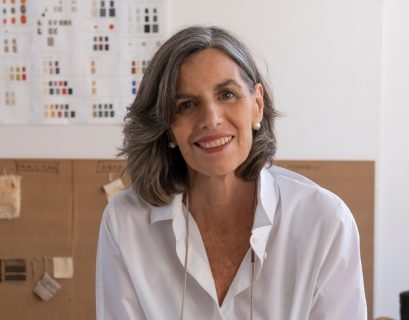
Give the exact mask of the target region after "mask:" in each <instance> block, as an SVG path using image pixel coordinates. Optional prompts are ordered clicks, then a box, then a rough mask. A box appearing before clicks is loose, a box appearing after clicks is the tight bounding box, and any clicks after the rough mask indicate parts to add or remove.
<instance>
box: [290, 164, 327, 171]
mask: <svg viewBox="0 0 409 320" xmlns="http://www.w3.org/2000/svg"><path fill="white" fill-rule="evenodd" d="M286 168H287V169H288V170H293V171H318V170H320V169H321V168H322V167H321V166H320V165H312V164H289V165H287V166H286Z"/></svg>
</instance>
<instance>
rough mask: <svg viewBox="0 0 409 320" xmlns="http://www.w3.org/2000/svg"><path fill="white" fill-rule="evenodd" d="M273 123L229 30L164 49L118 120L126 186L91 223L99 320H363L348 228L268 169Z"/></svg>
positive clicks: (298, 183) (342, 218)
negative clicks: (95, 225) (95, 227)
mask: <svg viewBox="0 0 409 320" xmlns="http://www.w3.org/2000/svg"><path fill="white" fill-rule="evenodd" d="M276 116H277V112H276V110H275V109H274V107H273V104H272V99H271V96H270V93H269V89H268V86H267V84H266V82H265V81H264V80H263V78H262V76H261V75H260V73H259V71H258V70H257V67H256V65H255V63H254V61H253V59H252V58H251V56H250V54H249V52H248V50H247V49H246V47H245V46H244V45H243V44H242V43H241V42H240V41H239V40H237V39H236V38H235V37H234V36H233V35H231V34H230V33H228V32H227V31H225V30H223V29H220V28H216V27H189V28H186V29H184V30H181V31H180V32H178V33H176V34H175V35H174V36H173V37H171V38H170V39H169V40H168V41H167V42H166V43H164V44H163V46H162V47H161V48H160V49H159V50H158V52H157V53H156V54H155V56H154V57H153V59H152V61H151V63H150V65H149V67H148V69H147V71H146V73H145V75H144V78H143V80H142V82H141V85H140V88H139V91H138V94H137V97H136V100H135V102H134V103H133V105H132V106H131V107H130V108H129V110H128V114H127V117H126V124H125V129H124V134H125V141H124V148H123V151H122V153H123V154H124V155H126V158H127V169H128V172H129V174H130V176H131V179H132V187H133V188H132V189H128V190H125V191H123V192H122V193H120V194H119V195H118V196H117V197H116V198H115V199H114V200H113V201H111V202H110V203H109V205H108V207H107V209H106V210H105V213H104V217H103V220H102V225H101V231H100V238H99V246H98V257H97V318H98V319H106V320H107V319H154V320H159V319H189V320H191V319H198V320H199V319H283V320H288V319H294V320H300V319H342V320H344V319H348V320H353V319H366V302H365V296H364V287H363V279H362V270H361V262H360V254H359V237H358V233H357V228H356V225H355V222H354V219H353V217H352V215H351V213H350V212H349V210H348V208H347V207H346V206H345V204H344V203H343V202H342V201H341V200H340V199H339V198H337V197H336V196H335V195H333V194H332V193H330V192H329V191H326V190H324V189H322V188H320V187H319V186H317V185H316V184H314V183H313V182H311V181H309V180H307V179H306V178H304V177H302V176H300V175H298V174H295V173H292V172H289V171H286V170H284V169H281V168H278V167H276V166H273V165H272V160H273V157H274V153H275V149H276V144H275V137H274V132H273V123H274V119H275V117H276Z"/></svg>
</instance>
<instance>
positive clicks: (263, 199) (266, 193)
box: [253, 168, 278, 230]
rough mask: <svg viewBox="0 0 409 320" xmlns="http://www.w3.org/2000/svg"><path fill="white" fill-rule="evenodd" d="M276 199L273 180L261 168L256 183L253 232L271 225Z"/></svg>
mask: <svg viewBox="0 0 409 320" xmlns="http://www.w3.org/2000/svg"><path fill="white" fill-rule="evenodd" d="M277 199H278V192H277V188H276V183H275V179H274V177H273V175H272V174H271V173H270V171H269V170H268V169H267V168H263V169H262V170H261V172H260V177H259V179H258V183H257V208H256V212H255V215H254V225H253V230H254V229H257V228H260V227H265V226H271V225H272V224H273V220H274V215H275V211H276V207H277Z"/></svg>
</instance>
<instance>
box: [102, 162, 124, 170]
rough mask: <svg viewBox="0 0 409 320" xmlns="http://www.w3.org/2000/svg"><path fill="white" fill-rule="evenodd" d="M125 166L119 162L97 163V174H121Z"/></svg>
mask: <svg viewBox="0 0 409 320" xmlns="http://www.w3.org/2000/svg"><path fill="white" fill-rule="evenodd" d="M124 167H125V164H124V163H123V162H120V161H98V165H97V172H98V173H102V172H107V173H109V172H122V170H123V169H124Z"/></svg>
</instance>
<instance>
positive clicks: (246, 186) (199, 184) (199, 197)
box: [189, 173, 256, 227]
mask: <svg viewBox="0 0 409 320" xmlns="http://www.w3.org/2000/svg"><path fill="white" fill-rule="evenodd" d="M189 180H190V181H189V182H190V188H189V210H190V212H191V213H192V215H193V217H194V218H195V220H196V221H197V222H198V223H205V224H209V223H210V224H216V225H217V224H219V223H220V224H223V225H224V227H229V226H231V227H234V226H235V225H236V224H237V223H239V222H240V220H241V219H245V220H247V219H248V218H249V215H251V218H252V216H253V211H254V205H255V203H254V201H255V195H256V181H250V182H249V181H244V180H242V179H241V178H238V177H237V176H236V175H234V173H232V174H230V175H226V176H222V177H209V176H204V175H202V174H197V173H192V174H190V176H189ZM246 218H247V219H246Z"/></svg>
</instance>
